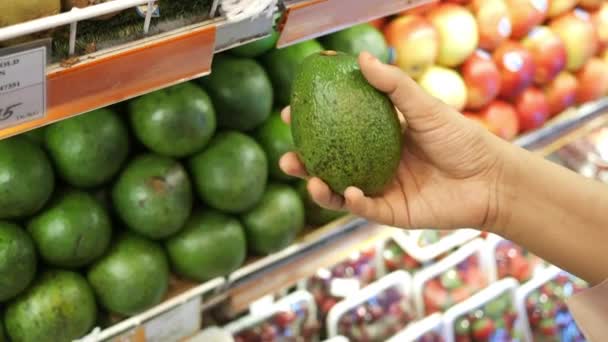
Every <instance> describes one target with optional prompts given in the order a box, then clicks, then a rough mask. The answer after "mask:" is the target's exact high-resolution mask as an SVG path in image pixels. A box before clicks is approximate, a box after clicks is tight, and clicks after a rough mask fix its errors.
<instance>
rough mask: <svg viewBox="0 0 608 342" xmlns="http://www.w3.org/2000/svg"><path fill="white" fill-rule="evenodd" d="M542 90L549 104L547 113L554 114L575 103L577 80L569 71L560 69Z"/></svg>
mask: <svg viewBox="0 0 608 342" xmlns="http://www.w3.org/2000/svg"><path fill="white" fill-rule="evenodd" d="M544 90H545V96H546V98H547V103H548V104H549V115H550V116H555V115H557V114H559V113H561V112H563V111H564V110H566V109H567V108H568V107H570V106H574V105H575V104H576V92H577V90H578V81H577V80H576V77H574V75H572V74H571V73H569V72H567V71H562V72H560V73H559V75H557V77H556V78H555V79H553V81H551V83H549V84H547V86H546V87H545V89H544Z"/></svg>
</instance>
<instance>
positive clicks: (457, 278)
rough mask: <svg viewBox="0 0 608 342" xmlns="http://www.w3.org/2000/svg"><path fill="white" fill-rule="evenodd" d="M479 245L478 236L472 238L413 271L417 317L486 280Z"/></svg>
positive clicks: (461, 296)
mask: <svg viewBox="0 0 608 342" xmlns="http://www.w3.org/2000/svg"><path fill="white" fill-rule="evenodd" d="M483 246H484V241H483V240H482V239H475V240H473V241H471V242H469V243H467V244H466V245H464V246H462V247H460V248H459V249H458V250H457V251H455V252H453V253H452V254H450V255H448V256H447V257H445V258H444V259H443V260H441V261H439V262H437V263H436V264H434V265H432V266H429V267H427V268H425V269H423V270H421V271H419V272H418V273H416V274H415V275H414V279H413V294H414V303H415V306H416V311H417V313H418V316H419V317H424V316H427V315H430V314H432V313H434V312H438V311H445V310H447V309H449V308H450V307H451V306H453V305H454V304H456V303H460V302H462V301H464V300H465V299H467V298H469V297H470V296H472V295H473V294H474V293H476V292H478V291H479V290H481V289H482V288H484V287H485V286H486V285H487V284H488V279H489V277H488V273H487V269H486V268H485V265H484V263H483V261H482V248H483Z"/></svg>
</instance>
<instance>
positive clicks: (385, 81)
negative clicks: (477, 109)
mask: <svg viewBox="0 0 608 342" xmlns="http://www.w3.org/2000/svg"><path fill="white" fill-rule="evenodd" d="M359 65H360V66H361V72H362V73H363V76H365V78H366V79H367V81H368V82H369V83H370V84H371V85H372V86H374V87H375V88H376V89H378V90H380V91H381V92H384V93H386V94H387V95H388V96H389V97H390V99H391V101H393V104H394V105H395V107H397V109H398V110H399V111H400V112H401V113H402V114H403V116H404V118H405V121H406V122H407V125H408V127H409V128H410V129H412V130H414V131H416V130H426V129H427V128H428V125H429V124H431V123H432V124H434V125H437V124H440V123H445V121H448V120H450V117H452V118H453V117H455V116H456V115H457V114H458V112H457V111H456V110H454V109H453V108H452V107H450V106H448V105H446V104H445V103H443V102H441V101H440V100H438V99H436V98H435V97H433V96H431V95H429V94H427V93H426V92H425V91H424V89H422V88H421V87H420V86H419V85H418V84H417V83H416V82H415V81H414V80H413V79H411V78H410V77H409V76H408V75H406V74H405V73H404V72H403V71H401V69H399V68H397V67H396V66H393V65H388V64H384V63H382V62H380V61H379V60H378V59H377V58H376V57H374V56H372V55H371V54H370V53H368V52H362V53H361V54H360V55H359Z"/></svg>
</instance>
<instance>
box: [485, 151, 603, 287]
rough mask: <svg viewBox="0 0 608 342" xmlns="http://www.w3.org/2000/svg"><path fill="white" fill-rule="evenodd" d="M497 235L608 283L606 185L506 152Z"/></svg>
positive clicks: (587, 277)
mask: <svg viewBox="0 0 608 342" xmlns="http://www.w3.org/2000/svg"><path fill="white" fill-rule="evenodd" d="M505 152H506V153H505V163H504V172H503V182H502V184H503V186H502V187H501V189H500V192H501V194H500V195H499V198H500V201H499V215H498V217H499V218H498V220H497V224H496V227H495V230H496V232H497V233H498V234H500V235H503V236H504V237H506V238H508V239H510V240H513V241H515V242H517V243H519V244H521V245H523V246H525V247H526V248H527V249H528V250H530V251H531V252H533V253H535V254H537V255H539V256H540V257H542V258H544V259H546V260H547V261H549V262H551V263H553V264H555V265H557V266H559V267H561V268H563V269H565V270H567V271H569V272H571V273H573V274H575V275H577V276H579V277H581V278H583V279H585V280H587V281H589V282H591V283H599V282H601V281H603V280H605V279H606V278H608V250H607V249H606V246H608V186H606V185H605V184H602V183H600V182H597V181H593V180H590V179H586V178H584V177H582V176H580V175H578V174H576V173H574V172H572V171H570V170H567V169H565V168H563V167H561V166H559V165H556V164H554V163H552V162H550V161H547V160H544V159H542V158H540V157H538V156H536V155H534V154H532V153H530V152H527V151H524V150H522V149H519V148H516V147H514V146H509V148H505Z"/></svg>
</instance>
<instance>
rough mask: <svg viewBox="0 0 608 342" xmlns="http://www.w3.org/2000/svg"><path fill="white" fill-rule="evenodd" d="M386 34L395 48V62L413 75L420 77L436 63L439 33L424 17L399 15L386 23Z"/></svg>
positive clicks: (390, 44) (389, 42)
mask: <svg viewBox="0 0 608 342" xmlns="http://www.w3.org/2000/svg"><path fill="white" fill-rule="evenodd" d="M384 36H385V37H386V41H387V42H388V44H389V46H391V47H393V48H394V50H395V54H396V58H395V64H396V65H397V66H398V67H399V68H401V69H402V70H403V71H405V72H406V73H407V74H408V75H410V76H411V77H413V78H418V77H420V75H422V73H423V72H424V70H426V69H427V68H428V67H429V66H431V65H433V64H435V60H436V59H437V53H438V50H439V35H438V34H437V31H436V30H435V27H434V26H433V25H432V24H431V23H430V22H429V21H427V20H426V19H425V18H424V17H421V16H418V15H405V16H402V17H399V18H397V19H395V20H393V21H391V22H390V23H389V24H388V25H386V27H385V29H384Z"/></svg>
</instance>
